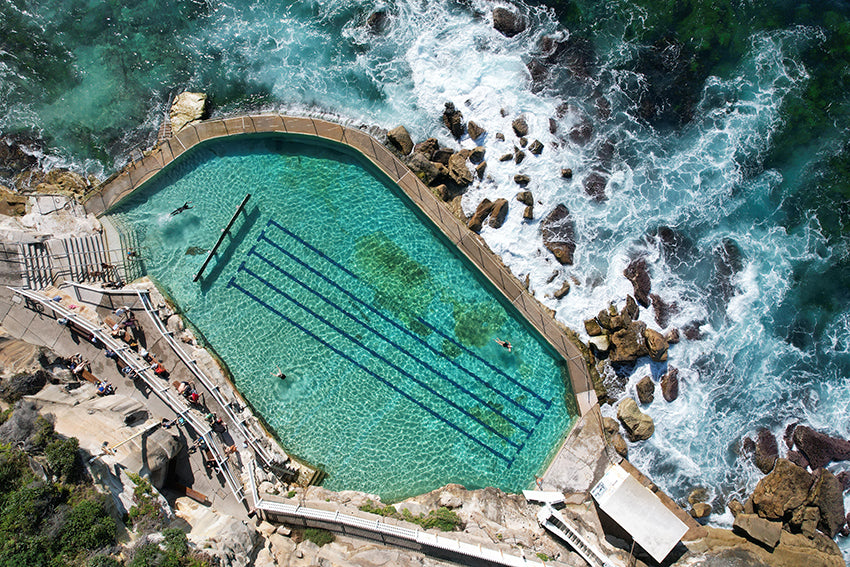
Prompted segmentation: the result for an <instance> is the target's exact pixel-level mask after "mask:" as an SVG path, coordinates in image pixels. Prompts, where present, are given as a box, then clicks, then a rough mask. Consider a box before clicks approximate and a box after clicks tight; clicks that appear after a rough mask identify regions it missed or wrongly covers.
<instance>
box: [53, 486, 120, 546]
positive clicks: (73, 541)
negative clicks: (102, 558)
mask: <svg viewBox="0 0 850 567" xmlns="http://www.w3.org/2000/svg"><path fill="white" fill-rule="evenodd" d="M116 531H117V527H116V525H115V521H114V520H113V519H112V518H111V517H110V516H109V514H107V513H106V509H105V508H104V507H103V504H102V502H99V501H97V500H83V501H82V502H80V503H79V504H76V505H75V506H74V507H73V508H71V512H70V513H69V514H68V517H67V519H66V521H65V525H64V526H63V527H62V536H61V546H62V551H63V552H66V553H68V554H69V555H72V556H73V555H75V554H76V552H77V551H78V550H80V549H100V548H103V547H106V546H107V545H112V544H114V543H115V533H116Z"/></svg>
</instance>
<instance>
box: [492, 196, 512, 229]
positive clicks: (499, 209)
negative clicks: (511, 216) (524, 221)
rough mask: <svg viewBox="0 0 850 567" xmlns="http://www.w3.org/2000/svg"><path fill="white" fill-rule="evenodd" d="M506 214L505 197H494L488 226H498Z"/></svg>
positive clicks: (502, 222)
mask: <svg viewBox="0 0 850 567" xmlns="http://www.w3.org/2000/svg"><path fill="white" fill-rule="evenodd" d="M507 216H508V201H507V199H496V200H495V201H494V202H493V210H492V211H491V212H490V228H500V227H501V226H502V224H504V222H505V217H507Z"/></svg>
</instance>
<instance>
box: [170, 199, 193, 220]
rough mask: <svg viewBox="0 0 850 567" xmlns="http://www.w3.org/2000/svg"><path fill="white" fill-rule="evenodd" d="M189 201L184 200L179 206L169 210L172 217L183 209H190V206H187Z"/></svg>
mask: <svg viewBox="0 0 850 567" xmlns="http://www.w3.org/2000/svg"><path fill="white" fill-rule="evenodd" d="M191 202H192V201H186V202H185V203H183V204H182V205H181V206H179V207H177V208H176V209H174V210H173V211H171V216H172V217H173V216H174V215H179V214H180V213H182V212H183V211H188V210H189V209H191V208H192V207H190V206H189V203H191Z"/></svg>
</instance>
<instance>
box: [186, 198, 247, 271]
mask: <svg viewBox="0 0 850 567" xmlns="http://www.w3.org/2000/svg"><path fill="white" fill-rule="evenodd" d="M250 198H251V194H250V193H248V194H247V195H245V198H244V199H242V202H241V203H240V204H239V207H237V209H236V212H235V213H233V216H232V217H230V222H229V223H227V226H226V227H224V230H222V231H221V236H219V237H218V241H216V243H215V246H213V247H212V250H210V253H209V254H207V258H206V260H204V263H203V264H201V269H200V270H198V273H197V274H195V277H194V278H192V281H193V282H197V281H198V280H199V279H201V274H203V273H204V270H206V269H207V264H209V263H210V260H212V257H213V255H215V253H216V251H217V250H218V247H219V246H221V243H222V242H224V237H225V236H227V235H228V234H229V233H230V229H231V227H232V226H233V223H234V222H236V217H238V216H239V213H241V212H242V209H244V208H245V204H246V203H247V202H248V199H250Z"/></svg>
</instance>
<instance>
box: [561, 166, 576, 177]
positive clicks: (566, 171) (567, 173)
mask: <svg viewBox="0 0 850 567" xmlns="http://www.w3.org/2000/svg"><path fill="white" fill-rule="evenodd" d="M561 177H563V178H564V179H572V178H573V170H572V168H569V167H562V168H561Z"/></svg>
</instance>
